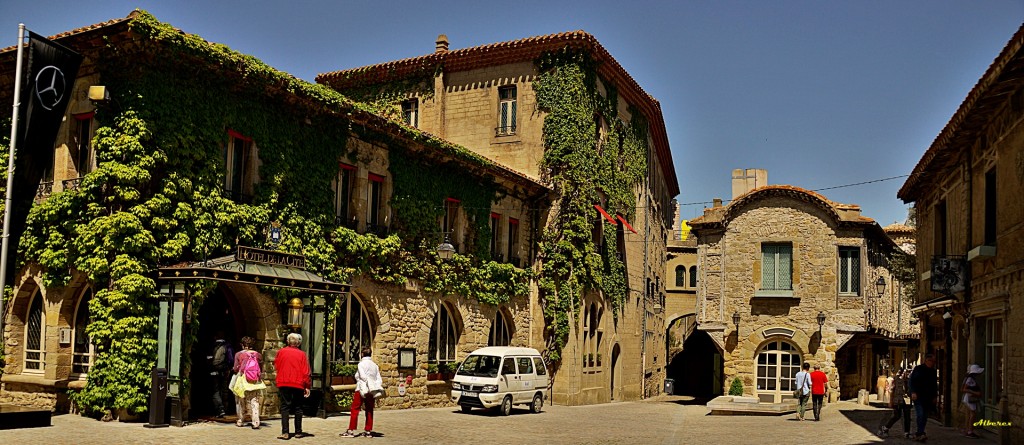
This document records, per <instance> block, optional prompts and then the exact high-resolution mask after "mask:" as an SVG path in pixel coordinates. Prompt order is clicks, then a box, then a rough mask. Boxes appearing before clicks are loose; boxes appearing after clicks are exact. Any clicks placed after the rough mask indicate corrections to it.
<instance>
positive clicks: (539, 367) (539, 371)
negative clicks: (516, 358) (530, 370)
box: [533, 357, 548, 375]
mask: <svg viewBox="0 0 1024 445" xmlns="http://www.w3.org/2000/svg"><path fill="white" fill-rule="evenodd" d="M533 364H534V365H536V366H537V375H547V374H548V371H547V369H546V368H544V360H542V359H541V358H540V357H534V358H533Z"/></svg>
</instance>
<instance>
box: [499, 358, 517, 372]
mask: <svg viewBox="0 0 1024 445" xmlns="http://www.w3.org/2000/svg"><path fill="white" fill-rule="evenodd" d="M515 373H516V361H515V359H513V358H512V357H505V360H503V361H502V362H501V375H512V374H515Z"/></svg>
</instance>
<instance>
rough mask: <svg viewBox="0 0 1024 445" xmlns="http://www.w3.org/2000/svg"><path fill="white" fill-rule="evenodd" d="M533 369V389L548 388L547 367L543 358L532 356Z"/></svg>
mask: <svg viewBox="0 0 1024 445" xmlns="http://www.w3.org/2000/svg"><path fill="white" fill-rule="evenodd" d="M533 370H534V372H535V373H536V374H537V378H536V380H534V384H533V387H534V388H535V389H540V390H542V391H543V390H547V389H548V369H547V367H546V366H544V359H542V358H540V357H534V358H533Z"/></svg>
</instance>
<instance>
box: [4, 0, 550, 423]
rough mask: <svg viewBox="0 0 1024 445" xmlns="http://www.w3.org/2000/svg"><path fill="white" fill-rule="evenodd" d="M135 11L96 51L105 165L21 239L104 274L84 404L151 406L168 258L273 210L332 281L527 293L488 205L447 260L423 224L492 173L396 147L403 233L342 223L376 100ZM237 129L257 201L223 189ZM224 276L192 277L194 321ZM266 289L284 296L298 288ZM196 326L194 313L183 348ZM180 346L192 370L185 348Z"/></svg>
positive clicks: (214, 244) (187, 254)
mask: <svg viewBox="0 0 1024 445" xmlns="http://www.w3.org/2000/svg"><path fill="white" fill-rule="evenodd" d="M128 26H129V27H130V29H131V31H132V32H133V33H134V35H135V36H136V37H137V38H135V39H133V40H130V41H121V42H119V43H116V44H115V43H111V44H110V46H108V48H107V49H106V51H103V52H102V53H101V54H100V55H99V58H98V59H97V64H96V67H97V69H98V70H99V71H100V74H101V76H102V78H103V79H104V83H105V84H106V85H107V86H108V88H109V90H110V91H111V92H112V95H113V96H114V98H113V100H112V101H111V103H110V105H108V106H105V107H103V108H101V109H100V110H98V112H97V114H96V118H97V119H98V120H99V123H100V128H99V130H97V133H96V136H95V138H94V140H93V146H94V148H95V151H96V156H97V160H98V167H97V168H96V169H95V170H94V171H92V172H90V173H89V174H87V175H86V176H85V177H84V178H83V180H82V181H81V185H80V186H79V188H78V189H73V190H65V191H62V192H59V193H56V194H54V195H52V196H50V197H49V198H48V199H46V200H45V201H43V202H42V203H39V204H38V205H36V206H34V207H33V209H32V212H31V213H30V215H29V222H28V224H29V226H28V230H27V231H26V233H25V236H23V237H22V240H21V244H20V250H21V252H20V253H21V257H22V258H30V259H32V260H33V261H36V262H38V263H39V264H40V265H42V266H43V269H44V273H43V280H44V282H45V284H46V285H47V286H64V285H67V284H69V283H70V281H71V279H72V278H73V274H74V273H75V272H78V273H81V274H84V275H85V276H86V278H87V279H88V280H89V282H90V283H92V284H93V286H95V287H96V289H97V292H96V294H95V298H93V300H92V301H91V303H90V305H89V315H90V319H91V322H90V323H89V325H88V327H87V332H88V334H89V335H90V337H91V339H92V341H93V343H94V344H95V346H96V351H97V355H96V360H95V362H94V364H93V365H92V367H91V368H90V371H89V380H88V383H87V385H86V387H85V388H84V389H83V390H81V391H78V392H76V393H74V394H73V395H72V398H73V400H74V402H75V403H76V405H77V406H78V408H79V409H80V410H81V411H82V412H84V413H86V414H89V415H94V416H100V415H108V414H109V413H110V412H111V411H113V410H126V411H128V412H130V413H140V412H142V411H145V410H146V406H147V401H148V396H149V394H148V391H149V373H150V370H151V369H152V367H153V364H154V362H155V358H156V337H157V335H156V331H157V325H156V323H157V321H156V315H157V304H156V300H155V299H153V298H152V296H153V295H154V294H155V291H156V282H155V280H154V278H153V277H154V276H155V275H156V270H157V269H158V268H159V267H161V266H163V265H168V264H172V263H177V262H180V261H186V260H201V259H204V258H213V257H216V256H220V255H225V254H228V253H229V252H230V251H231V249H232V248H233V246H235V245H236V243H239V244H245V245H251V246H257V247H265V248H266V247H274V246H268V245H267V243H266V241H265V235H264V232H263V231H264V228H265V227H267V226H268V224H269V223H270V222H271V221H278V222H280V224H281V226H282V232H283V237H282V239H283V241H282V243H281V244H280V245H278V246H276V248H277V249H280V250H283V251H287V252H291V253H298V254H302V255H304V256H305V257H306V260H307V262H306V263H307V269H309V270H311V271H313V272H315V273H319V274H321V275H323V276H325V277H327V278H328V279H331V280H334V281H348V280H350V279H352V278H353V277H355V276H356V275H359V274H365V275H366V276H368V277H370V278H371V279H374V280H378V281H380V282H383V283H390V284H401V283H404V282H405V281H406V280H407V279H410V278H412V279H422V280H423V281H424V282H426V283H428V286H427V287H426V290H427V291H430V292H445V293H449V292H451V293H461V294H463V295H466V296H467V297H470V298H477V299H479V300H480V301H482V302H484V303H491V304H497V303H502V302H506V301H508V300H509V299H510V298H512V297H513V296H520V295H527V294H528V292H529V285H528V283H529V279H530V272H529V271H526V270H522V269H519V268H515V267H512V266H510V265H507V264H498V263H494V262H490V261H482V260H480V255H479V254H480V252H481V251H482V250H481V248H482V246H487V245H488V241H489V238H488V237H489V232H488V231H487V230H481V228H483V227H485V226H486V223H487V216H486V215H483V216H482V217H481V215H478V214H475V213H472V212H471V213H470V215H469V219H470V221H471V223H472V224H474V226H473V230H470V232H471V233H470V235H471V237H470V238H471V239H472V240H473V241H474V243H473V245H472V246H471V248H470V249H469V252H468V253H467V254H466V255H458V256H456V258H455V260H454V261H450V262H441V261H439V260H438V259H437V258H436V256H434V255H429V254H427V253H428V252H429V250H430V249H429V247H430V245H429V243H428V242H427V241H428V240H429V239H430V237H428V236H427V235H426V234H427V232H428V231H429V230H432V228H436V221H437V218H436V216H433V217H432V216H431V215H435V214H436V210H435V209H434V208H431V207H430V206H426V207H417V205H418V204H416V203H414V201H415V200H419V199H425V200H428V201H429V202H430V204H431V205H440V204H441V202H442V200H443V198H444V196H443V195H448V196H460V197H461V199H463V200H464V202H465V203H466V206H467V207H472V208H473V209H476V208H487V207H489V206H490V204H491V202H492V200H494V199H495V194H496V186H495V185H494V184H493V183H492V182H487V181H481V180H479V179H473V178H471V177H470V176H469V175H468V174H466V173H463V172H458V171H454V170H456V169H455V168H454V167H448V166H443V165H442V166H431V167H429V168H430V172H436V170H435V169H436V168H440V169H447V170H446V177H445V179H446V181H447V182H448V184H443V183H441V181H437V180H435V179H431V178H433V177H435V175H431V174H423V173H425V172H426V169H427V168H428V167H426V166H422V165H417V164H416V162H415V161H414V160H412V158H411V157H410V156H408V155H407V154H405V152H404V151H402V149H401V148H400V147H399V148H396V150H395V152H394V153H395V154H396V155H395V156H394V157H393V158H392V159H391V162H392V165H393V166H394V167H395V170H394V171H393V173H394V175H393V179H394V189H395V190H396V194H395V197H394V198H393V201H392V205H393V206H394V207H395V208H396V210H399V211H400V212H399V214H400V215H401V216H402V218H401V224H399V225H398V227H397V228H398V229H399V230H398V232H397V233H396V234H394V235H392V236H389V237H387V238H378V237H376V236H373V235H360V234H357V233H355V232H353V231H351V230H349V229H347V228H344V227H337V226H336V225H335V223H334V214H333V206H332V200H333V191H332V190H331V188H330V186H329V184H330V183H331V180H332V179H333V178H334V176H335V175H336V174H337V161H338V159H340V158H342V157H343V156H344V155H345V147H346V141H347V140H348V138H349V137H350V135H351V129H350V128H351V127H352V126H351V125H349V121H348V120H347V119H348V117H349V116H350V114H351V113H359V112H365V111H372V107H371V106H369V105H365V104H360V103H356V102H353V101H351V100H349V99H348V98H345V97H344V96H341V95H340V94H338V93H336V92H334V91H333V90H330V89H329V88H326V87H324V86H321V85H314V84H309V83H306V82H303V81H301V80H298V79H295V78H294V77H292V76H289V75H287V74H284V73H281V72H278V71H276V70H274V69H272V68H270V67H269V66H267V65H265V64H263V63H262V62H260V61H259V60H257V59H255V58H252V57H250V56H245V55H242V54H239V53H236V52H233V51H231V50H230V49H228V48H227V47H225V46H223V45H218V44H213V43H209V42H206V41H204V40H202V39H201V38H199V37H196V36H194V35H189V34H184V33H181V32H180V31H178V30H176V29H174V28H172V27H171V26H169V25H166V24H163V23H160V22H158V21H157V20H156V19H155V18H154V17H153V16H151V15H149V14H148V13H144V12H143V13H141V14H139V15H137V16H135V17H134V18H132V19H131V20H130V21H129V22H128ZM197 67H198V68H197ZM197 85H201V86H202V88H198V87H197ZM382 122H383V121H382ZM382 125H387V124H386V123H384V124H382ZM396 127H397V130H396V131H399V132H402V136H403V140H411V141H414V142H416V143H421V144H424V145H426V146H430V147H432V148H433V149H435V150H436V151H438V152H441V153H445V154H448V155H451V156H455V157H458V158H460V159H462V160H464V161H465V162H469V163H471V164H474V165H488V163H489V161H487V160H486V159H484V158H482V157H480V156H478V155H474V154H472V153H468V152H467V151H466V150H465V149H463V148H461V147H458V146H455V145H453V144H451V143H448V142H445V141H441V140H439V139H437V138H435V137H433V136H430V135H426V134H425V133H421V132H418V131H415V130H413V129H409V128H407V127H403V126H397V125H396ZM228 130H233V131H235V132H238V133H240V134H243V135H245V136H246V137H249V138H252V140H253V141H255V144H256V152H257V153H258V159H259V162H260V167H259V170H258V172H257V173H256V174H258V178H259V181H257V182H256V184H255V186H254V189H253V196H252V197H251V199H250V200H247V201H246V202H235V201H233V200H231V199H229V198H228V197H227V196H226V195H225V194H224V193H223V192H222V189H223V184H224V161H223V153H222V150H223V149H224V147H225V146H226V144H227V143H228V142H229V137H228ZM413 175H415V176H416V177H413ZM453 186H454V187H459V189H457V190H456V189H453V188H452V187H453ZM402 212H408V213H407V215H408V216H406V214H404V213H402ZM433 230H436V229H433ZM213 287H214V286H213V284H212V283H197V284H195V285H193V286H192V289H191V291H192V295H193V296H194V300H193V305H192V315H193V317H192V320H194V321H195V320H197V318H196V317H195V315H197V314H198V311H199V310H200V308H201V306H202V303H203V301H204V299H205V296H206V295H207V294H209V292H210V291H211V290H212V289H213ZM269 294H270V295H271V296H272V297H274V298H276V299H277V300H278V301H279V302H283V301H285V299H286V298H289V295H290V294H289V293H288V292H287V291H280V290H275V291H270V292H269ZM198 329H199V327H198V323H197V322H193V323H192V325H191V326H190V329H189V331H187V332H186V336H185V345H184V346H185V349H184V350H186V351H187V350H189V348H190V347H191V345H192V344H193V343H194V342H195V339H196V335H197V333H198ZM183 357H184V358H185V360H186V363H185V371H186V373H187V369H188V367H189V363H187V359H188V357H187V354H184V355H183ZM185 384H186V388H187V385H188V382H187V381H186V382H185Z"/></svg>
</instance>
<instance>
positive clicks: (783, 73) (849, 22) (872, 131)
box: [0, 0, 1024, 225]
mask: <svg viewBox="0 0 1024 445" xmlns="http://www.w3.org/2000/svg"><path fill="white" fill-rule="evenodd" d="M134 8H141V9H145V10H148V11H149V12H151V13H153V14H154V15H155V16H156V17H157V18H158V19H160V20H162V21H165V22H169V23H171V24H172V25H174V26H176V27H178V28H180V29H182V30H184V31H186V32H189V33H194V34H199V35H200V36H202V37H204V38H206V39H207V40H210V41H214V42H219V43H224V44H226V45H228V46H230V47H232V48H233V49H235V50H237V51H240V52H243V53H247V54H251V55H253V56H255V57H258V58H260V59H262V60H263V61H265V62H266V63H268V64H270V65H272V66H274V67H276V68H278V69H280V70H283V71H286V72H289V73H291V74H294V75H295V76H297V77H300V78H303V79H306V80H310V81H312V80H313V78H314V77H315V76H316V74H317V73H321V72H328V71H334V70H338V69H344V68H352V67H358V66H363V65H369V64H374V63H379V62H384V61H389V60H395V59H400V58H405V57H415V56H419V55H423V54H426V53H429V52H432V51H433V49H434V40H435V39H436V38H437V35H438V34H441V33H444V34H447V35H448V39H449V41H450V42H451V48H452V49H456V48H464V47H468V46H475V45H482V44H487V43H494V42H501V41H506V40H514V39H519V38H523V37H529V36H535V35H543V34H550V33H556V32H562V31H569V30H576V29H582V30H585V31H587V32H589V33H591V34H593V35H594V36H595V37H597V39H598V40H599V41H600V42H601V44H602V45H604V46H605V48H607V49H608V51H609V52H610V53H611V54H612V56H614V57H615V58H616V59H617V60H618V61H619V63H620V64H622V66H623V67H625V68H626V70H628V71H629V72H630V74H631V75H632V76H633V77H634V78H635V79H636V80H637V82H639V83H640V85H641V86H642V87H643V88H644V89H645V90H646V91H647V92H648V93H650V94H651V95H652V96H654V97H655V98H657V99H658V100H659V101H660V102H661V106H662V111H663V113H664V118H665V124H666V127H667V130H668V135H669V142H670V144H671V146H672V153H673V157H674V161H675V166H676V174H677V176H678V178H679V187H680V190H681V193H680V195H679V196H678V197H677V199H678V200H679V202H681V203H683V204H685V205H684V206H683V209H682V216H683V218H693V217H696V216H699V215H700V213H701V209H702V208H703V206H704V204H702V203H704V202H708V201H711V199H712V198H716V197H720V198H723V199H729V198H730V194H731V189H730V182H729V181H730V175H731V170H732V169H734V168H764V169H767V170H768V179H769V182H770V183H772V184H791V185H795V186H798V187H803V188H807V189H812V190H820V189H823V188H828V187H836V186H843V185H847V184H854V183H860V182H866V181H874V180H878V179H883V178H890V177H895V176H901V175H906V174H909V173H910V171H911V170H912V169H913V168H914V165H915V164H916V163H917V161H918V160H919V159H920V157H921V155H922V154H923V153H924V151H925V150H926V149H927V148H928V146H929V145H930V144H931V143H932V141H933V140H934V139H935V137H936V136H937V135H938V133H939V131H941V130H942V128H943V127H944V126H945V124H946V122H948V121H949V119H950V117H951V116H952V115H953V113H954V112H955V111H956V109H957V107H958V106H959V105H960V103H961V101H963V99H964V97H966V95H967V93H968V92H969V91H970V89H971V88H972V87H973V86H974V84H975V83H976V82H977V81H978V79H979V78H980V77H981V75H982V74H983V73H984V72H985V69H987V67H988V66H989V64H991V62H992V60H993V59H994V58H995V57H996V55H998V53H999V51H1000V50H1001V49H1002V48H1003V46H1004V45H1005V44H1006V42H1007V41H1008V40H1009V38H1010V37H1011V36H1012V35H1013V33H1014V32H1016V30H1017V29H1018V28H1019V27H1020V26H1021V23H1022V22H1024V1H1022V0H978V1H962V0H960V1H951V0H927V1H926V0H913V1H909V0H908V1H891V0H889V1H877V0H861V1H844V2H838V1H691V0H686V1H675V2H669V1H633V2H623V1H621V0H620V1H601V0H599V1H589V2H558V1H550V0H549V1H533V0H521V1H516V2H506V3H500V2H499V3H494V2H479V1H476V2H473V1H451V2H423V1H418V2H414V1H377V2H350V1H302V0H298V1H291V2H283V1H263V0H250V1H159V2H156V1H136V2H125V1H101V2H83V1H79V0H76V1H71V0H64V1H56V0H34V1H31V2H29V1H15V0H4V1H3V2H2V3H0V47H6V46H10V45H13V44H15V41H16V40H17V24H18V23H19V22H20V23H25V24H26V26H28V28H29V29H31V30H33V31H35V32H37V33H40V34H44V35H52V34H56V33H59V32H62V31H66V30H70V29H73V28H77V27H81V26H85V25H90V24H93V23H98V22H101V21H105V20H109V19H112V18H118V17H124V16H126V15H128V13H129V12H130V11H131V10H132V9H134ZM3 106H6V105H3ZM903 181H904V178H898V179H894V180H888V181H880V182H874V183H871V184H866V185H860V186H852V187H842V188H836V189H830V190H823V191H821V193H822V194H824V195H825V196H826V197H828V198H829V199H832V200H834V201H838V202H843V203H851V204H859V205H861V207H862V208H863V213H864V215H865V216H869V217H872V218H874V219H876V220H877V221H878V222H879V223H881V224H882V225H886V224H889V223H892V222H894V221H896V220H900V221H902V220H903V219H904V218H905V216H906V206H905V205H903V204H902V203H901V202H900V201H899V200H897V199H896V192H897V190H899V187H900V186H901V185H902V184H903Z"/></svg>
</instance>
